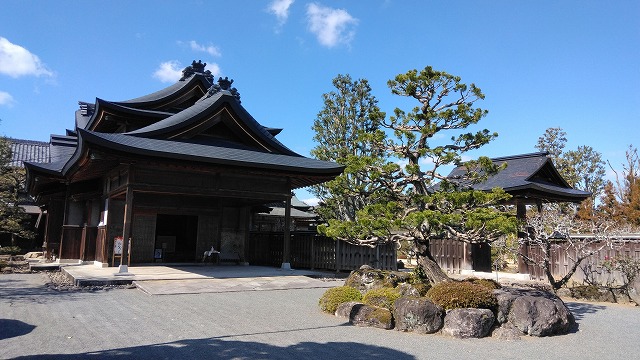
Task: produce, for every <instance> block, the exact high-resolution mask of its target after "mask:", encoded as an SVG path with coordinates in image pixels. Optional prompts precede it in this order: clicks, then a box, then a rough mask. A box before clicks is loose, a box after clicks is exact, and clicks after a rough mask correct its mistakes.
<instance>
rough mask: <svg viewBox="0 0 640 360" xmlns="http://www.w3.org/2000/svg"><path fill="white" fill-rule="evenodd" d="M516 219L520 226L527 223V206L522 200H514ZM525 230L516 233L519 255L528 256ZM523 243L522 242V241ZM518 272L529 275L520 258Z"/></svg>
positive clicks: (525, 265) (527, 267) (527, 268)
mask: <svg viewBox="0 0 640 360" xmlns="http://www.w3.org/2000/svg"><path fill="white" fill-rule="evenodd" d="M516 219H518V221H519V222H520V224H525V225H526V221H527V206H526V205H525V203H524V200H522V199H517V200H516ZM526 231H527V229H526V228H525V229H524V231H518V239H519V241H520V249H519V251H520V253H521V254H523V255H524V256H529V242H528V241H526V239H527V236H528V234H527V232H526ZM523 239H524V240H525V241H522V240H523ZM518 272H519V273H521V274H529V273H530V272H529V265H528V264H527V263H526V262H525V261H524V260H523V259H522V257H521V256H520V257H518Z"/></svg>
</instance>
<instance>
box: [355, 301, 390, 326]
mask: <svg viewBox="0 0 640 360" xmlns="http://www.w3.org/2000/svg"><path fill="white" fill-rule="evenodd" d="M349 323H351V324H353V325H356V326H365V327H374V328H378V329H385V330H389V329H393V316H392V315H391V311H389V310H388V309H385V308H381V307H377V306H371V305H365V304H354V305H353V306H352V307H351V311H350V312H349Z"/></svg>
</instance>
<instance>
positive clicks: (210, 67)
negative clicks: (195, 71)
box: [206, 63, 222, 77]
mask: <svg viewBox="0 0 640 360" xmlns="http://www.w3.org/2000/svg"><path fill="white" fill-rule="evenodd" d="M206 70H209V71H211V75H213V76H214V77H215V76H220V74H221V73H222V72H221V71H220V66H219V65H218V64H216V63H212V64H207V67H206Z"/></svg>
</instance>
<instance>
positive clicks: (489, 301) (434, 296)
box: [427, 281, 498, 310]
mask: <svg viewBox="0 0 640 360" xmlns="http://www.w3.org/2000/svg"><path fill="white" fill-rule="evenodd" d="M427 297H428V298H429V299H431V301H433V303H434V304H436V305H438V306H440V307H442V308H443V309H445V310H451V309H464V308H477V309H491V310H493V309H495V308H497V306H498V300H497V299H496V297H495V296H494V295H493V293H492V291H491V290H489V289H487V288H486V287H484V286H481V285H476V284H473V283H471V282H468V281H447V282H442V283H438V284H436V285H434V286H433V287H432V288H431V289H429V291H427Z"/></svg>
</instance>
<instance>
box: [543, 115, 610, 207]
mask: <svg viewBox="0 0 640 360" xmlns="http://www.w3.org/2000/svg"><path fill="white" fill-rule="evenodd" d="M566 136H567V133H566V132H564V131H563V130H562V129H561V128H559V127H558V128H548V129H547V130H546V131H545V133H544V134H543V135H542V136H541V137H539V138H538V144H537V145H536V148H537V149H538V150H540V151H547V152H549V156H550V157H551V160H552V161H553V163H554V165H555V166H556V168H557V169H558V172H559V173H560V175H561V176H562V177H563V178H564V179H565V180H566V181H567V183H569V185H570V186H571V187H573V188H576V189H580V190H584V191H589V192H591V193H592V194H593V196H594V197H597V196H599V195H600V194H602V193H603V191H604V187H605V175H606V171H605V165H606V163H605V162H604V160H602V154H600V153H599V152H597V151H595V150H594V149H593V148H592V147H591V146H587V145H581V146H578V148H577V149H576V150H569V151H564V148H565V145H566V143H567V137H566ZM594 206H595V202H594V201H585V202H583V203H582V204H581V207H580V214H579V216H580V217H581V218H583V219H589V218H592V217H593V216H594V215H595V214H593V209H594Z"/></svg>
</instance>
